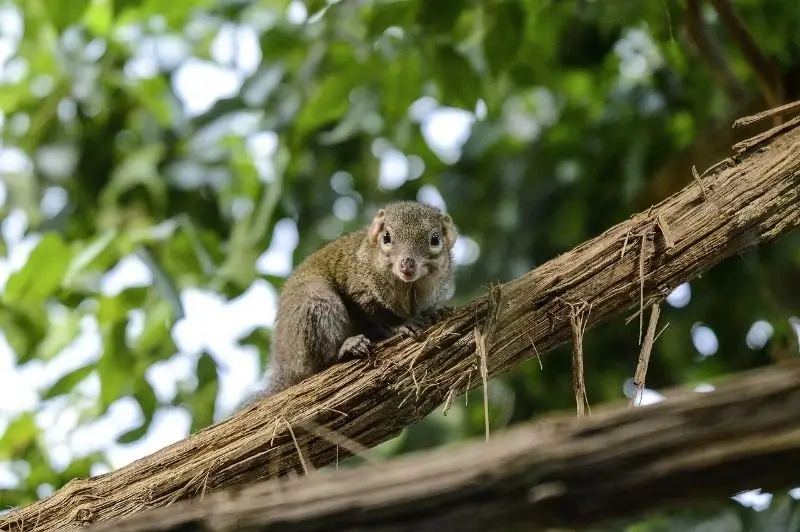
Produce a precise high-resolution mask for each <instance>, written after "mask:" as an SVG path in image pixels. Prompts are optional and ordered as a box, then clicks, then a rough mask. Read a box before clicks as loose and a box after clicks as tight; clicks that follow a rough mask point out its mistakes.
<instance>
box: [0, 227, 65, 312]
mask: <svg viewBox="0 0 800 532" xmlns="http://www.w3.org/2000/svg"><path fill="white" fill-rule="evenodd" d="M70 259H71V256H70V251H69V247H68V246H67V244H66V243H64V241H63V240H62V239H61V237H59V236H58V235H56V234H54V233H48V234H46V235H44V237H42V239H41V240H40V241H39V243H38V244H37V245H36V247H35V248H34V249H33V251H32V252H31V254H30V256H29V257H28V262H27V263H25V266H23V268H22V269H21V270H19V271H17V272H15V273H14V274H12V275H11V277H10V278H9V279H8V284H7V285H6V290H5V293H4V294H3V298H4V299H5V301H6V302H8V303H21V302H27V303H36V302H40V301H42V300H44V299H46V298H47V297H48V296H50V295H51V294H52V293H53V292H55V291H56V290H57V289H58V287H59V286H60V285H61V280H62V279H63V278H64V275H65V274H66V273H67V268H68V267H69V263H70Z"/></svg>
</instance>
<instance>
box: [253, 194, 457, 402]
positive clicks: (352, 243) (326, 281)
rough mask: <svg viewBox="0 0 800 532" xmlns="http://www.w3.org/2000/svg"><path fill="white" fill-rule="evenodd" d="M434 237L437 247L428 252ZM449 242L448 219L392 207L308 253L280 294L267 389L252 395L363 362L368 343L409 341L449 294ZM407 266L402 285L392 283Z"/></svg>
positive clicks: (422, 208)
mask: <svg viewBox="0 0 800 532" xmlns="http://www.w3.org/2000/svg"><path fill="white" fill-rule="evenodd" d="M387 231H388V232H389V237H388V238H389V240H390V243H389V244H385V243H384V238H387V237H386V236H385V233H386V232H387ZM434 232H436V233H437V234H438V236H439V242H440V246H438V247H437V246H432V245H431V241H432V238H433V237H432V235H433V233H434ZM433 240H434V241H435V240H436V239H435V238H433ZM455 241H456V231H455V228H454V227H453V223H452V220H451V219H450V216H449V215H447V214H442V213H441V212H439V211H438V210H437V209H435V208H434V207H431V206H428V205H424V204H421V203H416V202H399V203H393V204H389V205H387V206H385V207H384V208H383V209H380V210H379V211H378V213H377V214H376V216H375V218H374V219H373V222H372V224H371V225H370V227H369V228H367V229H361V230H359V231H355V232H353V233H349V234H346V235H343V236H341V237H339V238H338V239H336V240H334V241H333V242H330V243H329V244H327V245H326V246H324V247H322V248H321V249H319V250H317V251H316V252H315V253H313V254H311V255H310V256H309V257H308V258H306V259H305V261H303V262H302V263H301V264H300V266H298V267H297V269H296V270H295V272H294V273H293V274H292V275H291V276H290V277H289V279H288V280H287V281H286V284H285V285H284V287H283V290H282V292H281V296H280V300H279V302H278V314H277V320H276V324H275V329H274V332H273V343H272V356H271V357H270V361H269V364H268V368H267V378H266V381H267V382H266V386H265V388H264V390H263V392H261V393H260V394H259V395H261V396H264V395H270V394H273V393H277V392H279V391H281V390H284V389H286V388H288V387H290V386H292V385H294V384H297V383H298V382H300V381H301V380H303V379H305V378H307V377H309V376H311V375H313V374H314V373H317V372H319V371H322V370H323V369H325V368H327V367H329V366H331V365H332V364H335V363H336V362H338V361H341V360H344V359H347V358H353V357H359V358H360V357H364V356H366V355H367V354H368V353H369V349H370V346H371V343H372V342H377V341H379V340H383V339H385V338H388V337H389V336H391V335H393V334H395V333H397V332H406V333H408V332H411V333H412V334H415V333H416V331H417V330H418V328H419V327H420V326H424V325H428V324H430V321H431V319H435V317H437V316H438V315H439V314H440V313H441V312H440V311H438V310H437V309H436V306H437V304H439V303H440V302H441V301H444V300H446V299H448V298H449V297H450V295H451V293H452V289H453V272H452V268H453V266H452V262H453V260H452V249H453V244H455ZM409 259H413V261H412V260H409ZM412 262H413V264H414V265H415V267H414V268H412V270H411V271H413V272H414V273H413V274H409V275H412V277H413V278H409V277H407V278H406V279H407V280H409V279H410V280H411V281H412V282H407V280H402V279H401V278H400V277H401V276H402V275H403V269H404V268H405V271H406V273H408V271H409V269H408V268H409V265H410V264H412ZM401 263H402V264H401ZM417 277H418V278H417ZM415 327H416V330H415Z"/></svg>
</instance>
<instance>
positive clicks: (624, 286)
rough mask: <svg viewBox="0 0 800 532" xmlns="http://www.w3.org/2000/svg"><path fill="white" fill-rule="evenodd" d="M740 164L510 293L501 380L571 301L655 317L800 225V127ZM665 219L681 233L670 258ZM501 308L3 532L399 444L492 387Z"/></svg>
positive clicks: (598, 316)
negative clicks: (483, 374)
mask: <svg viewBox="0 0 800 532" xmlns="http://www.w3.org/2000/svg"><path fill="white" fill-rule="evenodd" d="M737 157H738V161H733V160H729V161H728V162H727V163H726V164H722V165H715V167H714V170H713V171H710V172H708V175H707V176H705V177H704V178H703V180H702V181H703V185H704V186H703V188H704V189H705V190H706V192H707V197H705V196H704V194H703V193H702V191H701V189H700V187H699V186H698V185H697V184H696V183H694V182H693V183H692V184H690V185H689V186H687V187H686V188H684V189H683V190H682V191H680V192H678V193H677V194H675V195H674V196H672V197H670V198H668V199H666V200H664V201H663V202H661V203H660V204H658V205H655V206H653V207H651V208H650V209H649V210H648V211H647V212H643V213H639V214H636V215H634V216H633V217H631V218H630V219H629V220H626V221H624V222H622V223H620V224H618V225H616V226H615V227H612V228H610V229H608V230H607V231H606V232H605V233H603V234H601V235H599V236H597V237H595V238H593V239H592V240H589V241H587V242H585V243H583V244H581V245H580V246H578V247H577V248H575V249H574V250H572V251H570V252H568V253H565V254H563V255H561V256H559V257H556V258H554V259H552V260H550V261H549V262H547V263H545V264H543V265H542V266H540V267H539V268H537V269H536V270H534V271H532V272H529V273H528V274H526V275H524V276H522V277H520V278H518V279H515V280H513V281H511V282H509V283H506V284H504V285H501V286H500V287H499V291H500V296H501V299H502V306H501V309H500V310H499V312H498V313H497V318H496V323H495V324H494V329H493V333H492V335H491V342H490V345H487V346H486V364H487V371H488V376H489V377H490V378H491V377H495V376H497V375H500V374H502V373H505V372H506V371H508V370H509V369H511V368H512V367H513V366H515V365H516V364H518V363H520V362H522V361H523V360H525V359H526V358H529V357H531V356H533V355H534V353H535V352H536V349H538V352H539V353H541V352H542V351H545V350H547V349H551V348H553V347H554V346H556V345H558V344H560V343H562V342H565V341H567V340H569V338H570V332H571V329H570V320H569V305H570V304H575V303H580V302H582V301H583V302H586V303H587V304H589V305H591V308H592V312H591V315H590V316H589V320H588V323H587V330H588V327H592V326H595V325H597V324H599V323H603V322H606V321H608V320H609V319H611V318H612V317H614V316H616V315H619V314H620V313H622V312H623V311H625V310H628V309H632V308H638V307H639V306H640V305H642V306H643V307H644V308H646V307H647V306H649V305H651V304H653V303H655V302H657V301H660V300H661V299H663V298H664V297H665V296H666V295H667V294H668V293H669V292H670V291H671V290H672V289H673V288H674V287H676V286H677V285H679V284H681V283H684V282H686V281H689V280H691V279H693V278H694V277H696V276H697V275H698V274H700V273H701V272H703V271H705V270H707V269H709V268H711V267H713V266H714V265H716V264H718V263H719V262H721V261H722V260H724V259H725V258H727V257H730V256H731V255H734V254H737V253H740V252H742V251H744V250H746V249H749V248H752V247H754V246H757V245H759V244H764V243H767V242H769V241H772V240H773V239H775V238H776V237H778V236H779V235H780V234H782V233H786V232H788V231H790V230H792V229H794V228H796V227H797V226H798V225H800V207H798V206H800V197H799V195H798V189H800V186H799V185H798V176H800V129H797V128H795V129H791V130H787V131H776V132H775V133H774V134H773V136H772V138H765V139H762V141H761V143H760V144H759V145H754V146H751V147H750V148H749V150H748V151H746V152H744V153H742V154H740V155H738V156H737ZM658 220H662V221H663V223H665V224H667V225H668V226H669V227H670V233H671V240H672V244H673V245H672V246H671V247H669V248H667V246H666V242H665V240H664V238H663V235H662V234H661V233H658V232H657V227H658ZM649 232H652V233H655V235H654V239H653V241H652V242H651V243H650V245H649V246H648V252H647V253H646V256H644V258H643V263H640V260H642V258H641V257H640V254H639V253H634V252H633V251H631V250H627V253H622V250H623V246H624V243H625V241H626V240H627V239H626V235H627V236H631V237H633V236H636V238H643V237H642V235H646V234H647V233H649ZM632 235H633V236H632ZM640 270H641V271H643V275H640ZM642 289H643V294H644V295H643V297H642V298H641V300H640V290H642ZM497 304H499V303H497ZM495 306H496V303H495V298H491V299H489V298H486V297H483V298H480V299H478V300H476V301H474V302H472V303H470V304H468V305H465V306H464V307H461V308H459V309H457V310H456V312H455V313H454V315H453V316H452V317H451V318H449V319H447V320H445V321H443V322H441V323H439V324H437V325H434V326H433V327H432V328H431V329H430V330H429V331H428V335H427V339H426V340H425V341H424V342H421V343H417V342H415V341H413V340H412V339H409V338H400V337H394V338H391V339H389V340H387V341H386V342H382V343H381V344H379V346H378V349H377V350H376V353H375V356H374V359H373V360H372V362H371V363H365V362H364V361H353V362H348V363H343V364H338V365H336V366H334V367H332V368H330V369H329V370H326V371H324V372H322V373H320V374H318V375H315V376H313V377H311V378H310V379H308V380H306V381H304V382H302V383H300V384H299V385H297V386H294V387H292V388H290V389H288V390H286V391H285V392H282V393H280V394H277V395H275V396H272V397H270V398H268V399H266V400H264V401H262V402H259V403H256V404H254V405H252V406H251V407H249V408H248V409H246V410H244V411H242V412H239V413H238V414H236V415H235V416H233V417H232V418H230V419H226V420H224V421H222V422H220V423H218V424H217V425H214V426H212V427H209V428H206V429H204V430H202V431H200V432H198V433H196V434H194V435H192V436H190V437H188V438H186V439H184V440H182V441H180V442H177V443H175V444H173V445H170V446H168V447H166V448H164V449H162V450H160V451H158V452H156V453H154V454H152V455H150V456H148V457H145V458H142V459H140V460H138V461H136V462H133V463H132V464H130V465H128V466H126V467H123V468H121V469H119V470H117V471H114V472H112V473H107V474H105V475H100V476H97V477H94V478H91V479H76V480H73V481H71V482H70V483H68V484H67V485H66V486H64V487H63V488H62V489H60V490H58V491H57V492H56V493H54V494H53V495H51V496H49V497H47V498H45V499H42V500H40V501H38V502H36V503H34V504H31V505H28V506H26V507H23V508H21V509H18V510H15V511H14V512H11V513H10V514H8V515H4V516H2V518H0V529H2V530H14V531H15V532H17V531H26V532H27V531H45V530H47V531H49V530H56V529H59V528H60V527H64V526H68V525H87V524H91V523H94V522H98V521H108V520H113V519H120V518H122V517H125V516H128V515H130V514H133V513H136V512H139V511H141V510H145V509H147V508H153V507H160V506H167V505H169V504H171V503H173V502H175V501H177V500H180V499H187V498H191V497H195V496H203V495H205V494H208V493H211V492H214V491H219V490H221V489H225V488H229V487H232V486H240V485H244V484H248V483H253V482H256V481H260V480H265V479H268V478H273V477H276V476H279V475H285V474H287V473H288V472H290V471H299V472H301V474H302V469H301V468H300V463H301V460H300V459H299V456H298V454H299V453H302V456H303V461H304V463H305V464H308V465H310V466H312V467H320V466H323V465H325V464H330V463H332V462H333V461H334V460H336V459H337V457H338V456H340V455H341V456H345V455H346V454H347V453H346V451H345V450H340V449H339V448H337V447H336V446H335V445H334V444H332V443H330V442H329V441H327V440H326V439H324V438H322V437H318V436H315V435H314V434H312V433H309V432H308V431H305V430H302V427H303V426H308V422H311V423H312V424H314V425H321V426H324V427H326V428H327V429H329V430H332V431H335V432H337V433H339V434H341V435H342V436H344V437H347V438H349V439H350V440H354V441H355V442H357V443H358V444H360V445H363V446H367V447H371V446H374V445H377V444H378V443H381V442H383V441H386V440H388V439H390V438H392V437H393V436H395V435H396V434H397V433H398V432H399V431H400V430H402V429H403V428H404V427H406V426H408V425H411V424H413V423H415V422H417V421H419V420H420V419H422V418H423V417H424V416H425V415H427V414H428V413H429V412H431V411H432V410H433V409H434V408H436V406H437V405H439V404H441V403H442V402H444V401H445V399H446V398H447V397H452V395H453V394H456V393H461V392H463V391H466V390H467V389H471V388H474V387H477V386H478V385H479V383H480V381H481V379H480V370H479V361H478V359H477V357H476V354H475V353H476V342H475V332H474V331H475V329H476V327H477V328H479V329H481V330H482V329H483V326H484V322H485V320H486V319H487V316H491V315H493V312H494V310H495ZM632 334H635V333H632ZM534 344H535V346H536V349H534V347H533V345H534ZM291 429H293V430H291ZM311 469H312V468H311V467H309V470H311ZM18 524H19V526H17V525H18ZM12 527H16V528H12Z"/></svg>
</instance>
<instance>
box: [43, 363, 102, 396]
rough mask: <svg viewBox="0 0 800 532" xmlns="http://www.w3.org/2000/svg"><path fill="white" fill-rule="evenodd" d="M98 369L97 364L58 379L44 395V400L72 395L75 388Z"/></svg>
mask: <svg viewBox="0 0 800 532" xmlns="http://www.w3.org/2000/svg"><path fill="white" fill-rule="evenodd" d="M95 369H96V365H95V364H89V365H87V366H83V367H81V368H78V369H76V370H74V371H71V372H69V373H67V374H66V375H64V376H63V377H61V378H60V379H58V380H57V381H56V383H55V384H53V385H52V386H51V387H50V388H49V389H47V391H45V392H44V394H42V399H51V398H53V397H58V396H59V395H64V394H67V393H70V392H71V391H72V390H73V389H74V388H75V386H77V385H78V384H80V383H81V382H82V381H83V380H84V379H85V378H86V377H88V376H89V375H90V374H91V373H92V372H93V371H94V370H95Z"/></svg>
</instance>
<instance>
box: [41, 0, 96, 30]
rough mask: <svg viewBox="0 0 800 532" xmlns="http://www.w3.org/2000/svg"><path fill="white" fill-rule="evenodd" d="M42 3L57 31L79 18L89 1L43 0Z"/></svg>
mask: <svg viewBox="0 0 800 532" xmlns="http://www.w3.org/2000/svg"><path fill="white" fill-rule="evenodd" d="M44 3H45V6H46V9H47V13H48V14H49V15H50V20H51V21H52V22H53V24H54V25H55V26H56V28H57V29H58V30H59V31H62V30H64V28H66V27H67V26H71V25H72V24H75V23H76V22H78V21H79V20H80V19H81V17H82V16H83V12H84V11H85V10H86V6H87V5H88V3H89V2H88V1H87V0H70V1H69V2H62V1H60V0H45V2H44Z"/></svg>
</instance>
